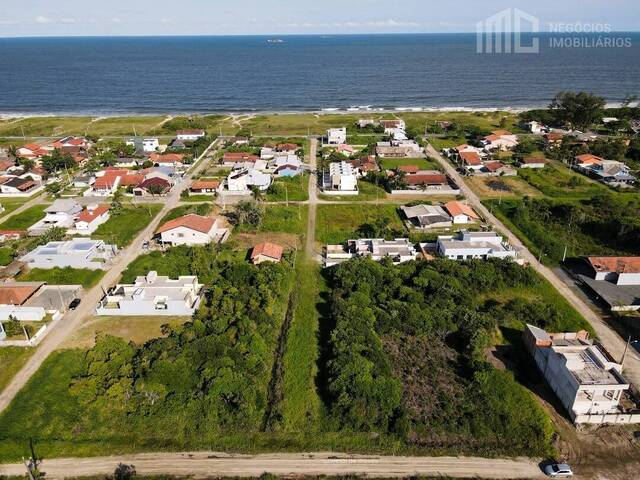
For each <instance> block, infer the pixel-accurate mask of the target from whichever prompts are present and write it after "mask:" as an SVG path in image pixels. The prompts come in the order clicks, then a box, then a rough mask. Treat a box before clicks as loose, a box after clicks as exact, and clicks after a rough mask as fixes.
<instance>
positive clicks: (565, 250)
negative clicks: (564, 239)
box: [562, 245, 569, 263]
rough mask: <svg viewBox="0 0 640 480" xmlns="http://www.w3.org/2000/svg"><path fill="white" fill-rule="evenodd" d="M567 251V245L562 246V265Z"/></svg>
mask: <svg viewBox="0 0 640 480" xmlns="http://www.w3.org/2000/svg"><path fill="white" fill-rule="evenodd" d="M568 249H569V245H565V246H564V253H563V254H562V263H564V261H565V260H566V259H567V250H568Z"/></svg>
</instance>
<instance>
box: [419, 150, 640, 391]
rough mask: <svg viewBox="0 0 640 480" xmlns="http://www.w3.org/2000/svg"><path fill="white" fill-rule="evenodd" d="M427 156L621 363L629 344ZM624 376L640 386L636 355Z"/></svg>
mask: <svg viewBox="0 0 640 480" xmlns="http://www.w3.org/2000/svg"><path fill="white" fill-rule="evenodd" d="M427 154H428V155H429V156H431V157H433V158H435V159H436V160H437V161H438V162H439V163H440V164H441V165H442V167H443V168H444V169H445V171H446V172H447V173H448V174H449V176H450V177H451V178H453V180H454V181H455V182H456V183H457V184H458V185H459V186H460V189H461V191H462V193H463V194H464V195H465V197H467V199H468V200H469V202H470V203H471V204H472V205H473V207H474V208H475V209H476V211H477V212H478V213H480V214H481V215H482V216H483V217H484V218H485V219H486V220H487V222H489V223H491V224H493V225H494V226H495V227H497V228H498V229H499V230H501V231H502V233H504V234H505V235H506V236H507V238H508V240H509V243H511V245H514V246H516V247H518V248H519V249H521V252H520V257H521V258H523V259H524V260H525V261H527V262H529V263H530V264H531V266H532V267H533V268H534V269H535V270H536V271H537V272H538V273H540V275H542V276H543V277H544V278H546V279H547V280H548V281H549V283H551V284H552V285H553V286H554V287H555V288H556V290H558V291H559V292H560V294H561V295H562V296H563V297H564V298H566V299H567V301H568V302H569V303H570V304H571V305H572V306H573V307H574V308H575V309H576V310H577V311H578V312H580V314H581V315H582V316H583V317H584V318H585V319H586V320H587V321H588V322H589V323H590V324H591V326H592V327H593V329H594V330H595V332H596V334H597V335H598V337H599V338H600V341H601V342H602V343H603V344H604V346H605V347H606V348H607V350H609V352H610V353H611V354H612V355H613V356H614V357H615V358H616V359H617V360H620V359H621V358H622V356H623V354H624V351H625V347H626V342H625V341H624V340H623V339H622V338H620V336H619V335H618V334H617V333H616V332H615V331H614V330H613V329H612V328H611V327H610V326H609V325H607V324H606V323H605V322H604V320H603V319H602V318H601V317H600V315H598V314H597V313H596V312H594V311H593V310H592V309H591V308H590V307H589V306H588V305H587V304H586V303H585V302H584V301H583V300H582V299H581V298H580V297H579V296H578V295H577V294H576V293H575V292H574V291H573V290H571V289H570V288H569V287H568V286H567V285H566V284H565V283H564V282H563V281H562V280H561V279H560V278H559V277H558V276H557V275H556V274H555V273H554V272H553V270H551V269H550V268H547V267H545V266H544V265H542V264H541V263H539V262H538V259H537V257H536V256H535V255H534V254H532V253H531V252H530V251H529V250H528V249H527V248H526V247H525V246H524V245H523V243H522V242H521V241H520V239H519V238H518V237H516V235H515V234H513V233H512V232H511V231H510V230H509V229H508V228H507V227H506V226H505V225H504V224H503V223H502V222H501V221H500V220H498V219H497V218H496V217H495V215H493V214H492V213H491V212H490V211H489V210H488V209H487V208H486V207H485V206H484V205H483V204H482V202H481V201H480V198H479V197H478V196H477V195H476V194H475V193H474V192H473V191H472V190H471V189H470V188H469V187H468V186H467V185H466V184H465V182H464V179H463V178H462V176H461V175H460V174H459V173H458V172H457V171H456V169H455V168H453V167H452V166H451V164H450V163H449V162H448V161H447V160H446V159H445V158H444V157H443V156H442V155H440V153H439V152H437V151H436V150H435V149H434V148H433V147H432V146H431V145H429V146H428V148H427ZM624 374H625V376H626V377H627V378H628V379H629V380H631V382H633V383H634V384H635V385H640V360H639V359H638V358H637V357H636V356H635V355H627V357H626V359H625V364H624Z"/></svg>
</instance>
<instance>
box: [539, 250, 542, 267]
mask: <svg viewBox="0 0 640 480" xmlns="http://www.w3.org/2000/svg"><path fill="white" fill-rule="evenodd" d="M538 263H539V264H540V265H542V249H540V255H538Z"/></svg>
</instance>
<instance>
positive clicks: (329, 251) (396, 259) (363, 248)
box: [323, 238, 418, 268]
mask: <svg viewBox="0 0 640 480" xmlns="http://www.w3.org/2000/svg"><path fill="white" fill-rule="evenodd" d="M360 257H366V258H370V259H372V260H375V261H380V260H382V259H384V258H389V259H391V261H392V262H393V263H394V264H396V265H397V264H399V263H403V262H408V261H411V260H415V259H416V258H418V251H417V250H416V248H415V246H414V245H413V243H411V242H410V241H409V239H407V238H396V239H395V240H385V239H383V238H362V239H358V240H349V241H347V242H346V243H345V244H343V245H326V246H325V249H324V262H323V263H324V266H325V268H326V267H332V266H334V265H338V264H339V263H342V262H346V261H349V260H351V259H352V258H360Z"/></svg>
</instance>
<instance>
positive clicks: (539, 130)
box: [525, 120, 549, 135]
mask: <svg viewBox="0 0 640 480" xmlns="http://www.w3.org/2000/svg"><path fill="white" fill-rule="evenodd" d="M525 125H526V127H527V129H528V130H529V132H531V133H533V134H534V135H542V134H545V133H549V129H548V128H547V127H546V126H545V125H543V124H541V123H538V122H536V121H535V120H531V121H530V122H527V123H526V124H525Z"/></svg>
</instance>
